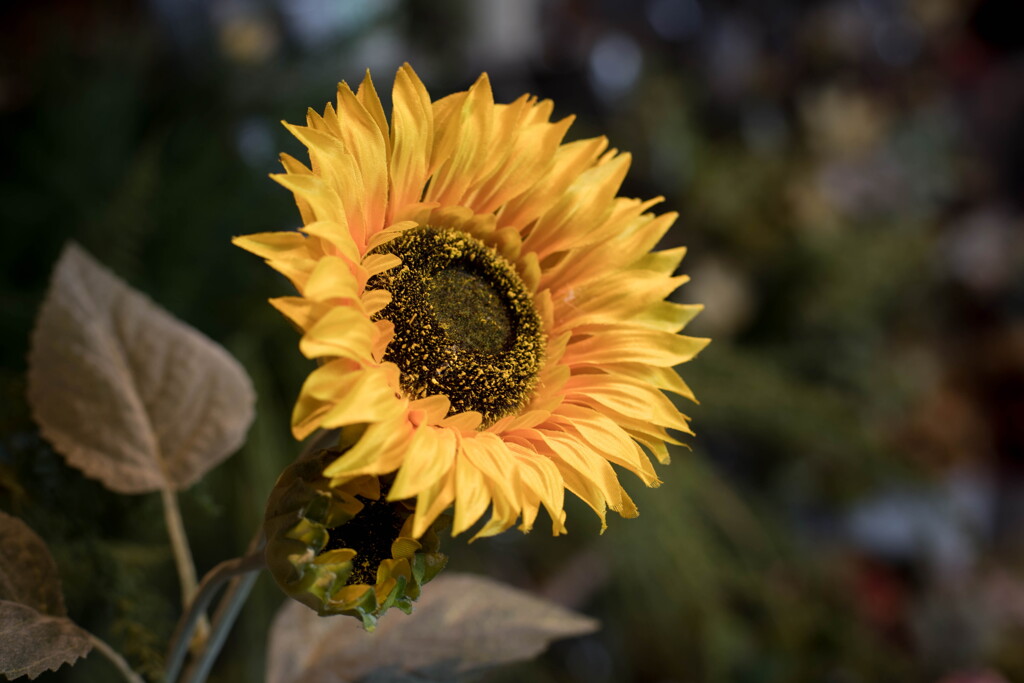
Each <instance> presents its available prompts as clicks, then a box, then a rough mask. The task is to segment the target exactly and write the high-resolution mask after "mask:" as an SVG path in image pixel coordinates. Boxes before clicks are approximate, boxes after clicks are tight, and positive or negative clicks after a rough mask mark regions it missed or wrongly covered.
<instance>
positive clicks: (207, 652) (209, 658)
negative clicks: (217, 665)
mask: <svg viewBox="0 0 1024 683" xmlns="http://www.w3.org/2000/svg"><path fill="white" fill-rule="evenodd" d="M258 577H259V574H258V573H257V572H255V571H250V572H248V573H246V574H242V575H240V576H236V577H235V578H233V579H231V585H230V586H228V589H227V592H225V594H224V598H223V599H222V600H221V601H220V604H218V605H217V611H216V612H214V615H213V625H212V626H211V628H210V637H209V638H208V639H207V641H206V647H204V648H203V650H202V651H201V652H200V653H199V654H198V655H197V656H196V658H195V659H194V660H192V663H191V664H190V665H189V667H188V669H187V670H186V671H185V677H184V681H185V683H203V682H204V681H205V680H206V677H207V676H209V675H210V669H211V668H213V663H214V661H216V659H217V655H218V654H220V650H221V648H222V647H224V641H225V640H227V637H228V633H230V632H231V627H232V626H233V625H234V623H235V619H236V618H237V617H238V613H239V612H240V611H241V610H242V605H244V604H245V599H246V598H247V597H249V591H251V590H252V587H253V584H254V583H256V579H257V578H258Z"/></svg>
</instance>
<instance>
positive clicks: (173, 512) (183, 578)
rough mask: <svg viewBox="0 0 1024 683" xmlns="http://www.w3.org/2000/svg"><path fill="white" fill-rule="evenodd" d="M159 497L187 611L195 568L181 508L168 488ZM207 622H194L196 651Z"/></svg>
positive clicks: (174, 494) (172, 491) (200, 618)
mask: <svg viewBox="0 0 1024 683" xmlns="http://www.w3.org/2000/svg"><path fill="white" fill-rule="evenodd" d="M160 497H161V500H162V501H163V507H164V521H165V522H166V523H167V535H168V536H170V539H171V548H172V549H173V551H174V563H175V565H176V566H177V568H178V580H179V581H180V583H181V604H182V607H183V608H184V609H186V610H187V609H188V608H189V605H190V604H191V603H192V598H193V596H194V595H195V593H196V566H195V562H194V561H193V560H192V550H191V549H190V548H189V545H188V536H187V535H186V533H185V524H184V523H183V522H182V520H181V508H179V507H178V495H177V492H175V491H174V490H173V489H171V488H170V487H166V488H163V489H160ZM209 627H210V625H209V622H208V621H207V620H206V617H205V616H202V615H201V616H200V617H199V620H198V621H197V622H196V636H195V641H194V647H195V648H196V649H198V648H199V647H201V646H202V643H203V642H204V641H205V640H206V635H207V633H208V632H209Z"/></svg>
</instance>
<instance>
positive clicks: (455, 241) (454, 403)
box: [367, 227, 545, 425]
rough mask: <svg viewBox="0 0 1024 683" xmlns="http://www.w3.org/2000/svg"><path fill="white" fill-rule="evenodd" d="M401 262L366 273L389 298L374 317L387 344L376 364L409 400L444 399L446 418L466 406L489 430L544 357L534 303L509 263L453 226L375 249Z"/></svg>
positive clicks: (517, 400) (531, 381)
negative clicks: (388, 331) (394, 377)
mask: <svg viewBox="0 0 1024 683" xmlns="http://www.w3.org/2000/svg"><path fill="white" fill-rule="evenodd" d="M377 251H378V252H381V253H391V254H395V255H396V256H398V257H399V258H401V259H402V265H401V266H398V267H397V268H393V269H392V270H390V271H387V272H385V273H381V274H380V275H377V276H374V277H373V278H371V279H370V281H369V282H368V283H367V287H368V288H370V289H386V290H388V291H389V292H391V296H392V299H391V303H390V304H388V306H387V307H385V308H384V310H382V311H381V312H380V313H379V314H378V318H383V319H386V320H390V321H391V322H392V323H393V324H394V326H395V338H394V340H393V341H392V342H391V343H390V344H389V345H388V348H387V351H386V352H385V354H384V359H385V360H387V361H391V362H393V363H395V364H396V365H397V366H398V367H399V369H400V370H401V384H402V389H403V391H404V392H405V393H406V395H408V396H409V397H410V398H424V397H426V396H432V395H435V394H444V395H445V396H447V397H448V399H449V400H450V401H451V411H450V413H451V414H455V413H461V412H464V411H469V410H475V411H477V412H479V413H481V414H482V415H483V417H484V425H488V424H492V423H494V422H495V421H497V420H499V419H501V418H502V417H504V416H506V415H510V414H512V413H514V412H515V411H516V410H518V409H520V408H521V407H522V406H523V405H524V404H525V403H526V401H527V399H528V398H529V396H530V392H531V391H532V390H533V387H534V385H535V384H536V381H537V373H538V372H539V370H540V368H541V366H542V364H543V360H544V344H545V338H544V333H543V331H542V329H541V323H540V317H539V316H538V315H537V311H536V309H534V306H533V299H532V297H531V296H530V293H529V292H528V291H527V289H526V286H525V285H524V284H523V281H522V280H521V279H520V278H519V275H518V274H517V273H516V271H515V269H514V268H513V267H512V265H511V264H510V263H509V262H508V261H507V260H505V259H504V258H503V257H502V256H501V255H499V254H498V253H497V252H496V251H494V250H493V249H491V248H490V247H488V246H487V245H485V244H484V243H483V242H481V241H479V240H477V239H475V238H473V237H470V236H469V235H466V234H465V233H461V232H457V231H454V230H442V229H437V228H431V227H422V228H415V229H412V230H409V231H407V232H404V233H402V235H401V236H400V237H398V238H396V239H394V240H392V241H390V242H388V243H387V244H385V245H383V246H381V247H379V248H378V249H377Z"/></svg>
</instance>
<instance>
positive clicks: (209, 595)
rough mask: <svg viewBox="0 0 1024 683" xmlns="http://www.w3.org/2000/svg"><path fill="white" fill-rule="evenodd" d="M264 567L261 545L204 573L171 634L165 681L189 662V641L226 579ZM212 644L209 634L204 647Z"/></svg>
mask: <svg viewBox="0 0 1024 683" xmlns="http://www.w3.org/2000/svg"><path fill="white" fill-rule="evenodd" d="M250 549H251V546H250ZM262 566H263V551H262V548H260V547H259V545H257V547H256V551H255V552H250V553H249V554H247V555H245V556H244V557H236V558H234V559H231V560H225V561H223V562H221V563H220V564H218V565H217V566H216V567H214V568H213V569H211V570H210V571H209V572H207V573H206V576H204V577H203V580H202V581H201V582H200V583H199V587H198V589H197V590H196V593H195V598H194V599H193V600H192V604H191V605H189V608H188V610H187V611H186V612H185V613H184V614H183V615H181V619H180V620H179V621H178V625H177V627H176V628H175V629H174V635H173V636H172V637H171V645H170V649H169V651H168V654H167V670H166V674H165V680H166V681H167V683H173V682H174V681H175V680H177V678H178V673H179V672H180V671H181V668H182V665H183V664H184V663H185V656H186V655H187V654H188V649H189V643H190V642H191V640H192V633H193V631H194V630H195V629H196V627H197V625H198V622H199V621H200V620H201V619H205V617H204V614H205V612H206V608H207V607H209V606H210V603H211V602H212V601H213V597H214V595H216V594H217V591H218V590H219V589H220V587H221V586H222V585H224V582H225V581H227V580H228V579H230V578H232V577H237V576H238V575H240V574H249V573H254V572H256V570H258V569H260V568H261V567H262ZM254 576H255V574H254ZM210 646H211V642H210V639H209V637H207V638H206V639H205V642H204V648H209V647H210ZM217 649H220V646H219V645H218V646H217Z"/></svg>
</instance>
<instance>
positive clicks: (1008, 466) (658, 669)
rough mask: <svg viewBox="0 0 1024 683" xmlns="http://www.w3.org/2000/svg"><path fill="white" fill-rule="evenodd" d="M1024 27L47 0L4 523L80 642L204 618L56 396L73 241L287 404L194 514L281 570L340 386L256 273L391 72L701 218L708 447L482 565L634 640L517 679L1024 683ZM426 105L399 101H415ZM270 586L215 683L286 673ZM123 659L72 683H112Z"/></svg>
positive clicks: (28, 50)
mask: <svg viewBox="0 0 1024 683" xmlns="http://www.w3.org/2000/svg"><path fill="white" fill-rule="evenodd" d="M1018 9H1019V7H1018V3H1017V2H1015V1H1014V0H976V1H971V0H963V1H957V0H831V1H826V2H809V1H807V0H772V1H771V2H763V1H759V0H731V1H728V2H711V0H636V1H635V2H625V1H617V0H591V1H585V0H575V1H574V0H475V1H474V0H453V1H435V2H425V1H420V0H338V1H333V2H332V1H330V0H287V1H286V0H207V1H204V0H149V1H148V2H142V1H136V2H131V1H129V0H121V1H118V0H107V1H105V2H104V1H100V0H64V1H54V0H35V1H33V2H16V1H14V2H12V1H8V2H6V3H4V4H2V5H0V153H2V161H3V163H2V165H0V226H2V229H3V236H2V237H3V239H2V247H0V263H2V272H3V280H2V285H0V303H2V311H3V315H2V317H0V392H2V394H0V395H2V401H0V405H2V408H0V507H2V508H3V509H4V510H7V511H10V512H12V513H13V514H16V515H18V516H21V517H22V518H24V519H25V520H26V521H27V522H28V523H29V524H30V525H31V526H32V527H33V528H34V529H36V531H37V532H39V533H40V534H41V535H42V536H43V537H44V538H45V539H46V540H47V541H48V542H49V543H50V544H51V547H52V549H53V552H54V554H55V556H56V558H57V560H58V563H59V565H60V568H61V572H62V576H63V578H64V589H65V593H66V596H67V602H68V607H69V611H70V614H71V616H72V618H73V619H75V620H76V621H78V622H79V623H80V624H82V625H84V626H86V627H87V628H90V629H92V630H94V631H95V632H96V633H98V634H99V635H100V636H101V637H103V638H105V639H106V640H108V641H109V642H110V643H111V644H112V645H113V646H114V647H115V648H117V649H119V650H120V651H122V652H124V653H125V655H126V657H127V658H128V659H129V661H130V662H131V663H132V664H133V665H135V666H137V667H139V668H140V669H141V670H142V671H143V672H145V673H146V674H147V675H149V676H156V675H158V672H159V670H160V666H161V664H162V657H163V652H164V648H165V644H166V640H167V638H168V636H169V634H170V631H171V628H172V627H173V623H174V620H175V619H176V618H177V612H178V594H177V580H176V578H175V575H174V569H173V562H172V560H171V556H170V552H169V550H168V549H167V545H166V535H165V531H164V527H163V516H162V514H161V512H160V501H159V497H158V496H156V495H153V496H136V497H127V498H126V497H118V496H115V495H113V494H109V493H107V492H105V491H104V490H103V489H102V488H101V487H100V486H99V485H98V484H96V483H94V482H92V481H90V480H86V479H84V478H83V477H82V476H81V475H79V474H78V472H77V471H75V470H71V469H69V468H67V467H66V466H64V465H63V463H62V460H61V459H60V457H59V456H58V455H56V454H54V453H53V451H52V450H51V449H50V448H49V447H48V445H47V444H46V443H45V442H44V441H42V440H41V438H40V436H39V434H38V431H37V429H36V428H35V426H34V425H33V424H32V422H31V419H30V418H29V415H28V410H27V408H26V406H25V401H24V389H25V379H24V373H25V354H26V350H27V345H28V335H29V331H30V330H31V327H32V324H33V319H34V316H35V312H36V309H37V307H38V305H39V303H40V301H41V299H42V295H43V292H44V290H45V287H46V284H47V279H48V277H49V272H50V269H51V266H52V264H53V262H54V261H55V259H56V256H57V254H58V252H59V250H60V248H61V245H62V244H63V243H64V242H65V241H66V240H68V239H74V240H77V241H79V242H80V243H81V244H83V245H84V246H85V247H86V248H87V249H88V250H90V251H91V252H92V253H93V254H94V255H96V256H97V257H98V258H99V259H100V260H101V261H103V262H104V263H106V264H107V265H108V266H110V267H111V268H112V269H114V270H115V271H116V272H117V273H118V274H119V275H121V276H122V277H123V278H125V279H126V280H128V281H129V282H130V283H132V284H133V285H134V286H136V287H138V288H140V289H141V290H143V291H145V292H147V293H148V294H150V295H151V296H152V297H153V298H154V299H155V300H157V301H158V302H159V303H161V304H162V305H163V306H165V307H166V308H168V309H169V310H170V311H172V312H173V313H174V314H175V315H177V316H179V317H180V318H182V319H183V320H185V321H187V322H188V323H190V324H192V325H194V326H196V327H197V328H199V329H200V330H202V331H203V332H204V333H206V334H207V335H209V336H211V337H212V338H214V339H215V340H217V341H219V342H221V343H222V344H224V345H225V346H226V347H227V348H228V349H229V350H230V351H231V352H232V353H233V354H234V355H236V356H237V357H238V358H239V359H240V360H241V362H242V363H243V364H244V365H245V366H246V368H247V369H248V371H249V373H250V374H251V375H252V378H253V381H254V382H255V385H256V387H257V390H258V392H259V396H260V398H259V405H258V418H257V422H256V424H255V425H254V427H253V429H252V431H251V433H250V440H249V443H248V444H247V445H246V446H245V448H244V449H243V450H242V451H241V452H240V453H239V454H237V455H236V456H234V457H233V458H232V459H231V460H229V461H228V462H227V463H226V464H224V465H222V466H220V467H219V468H218V469H216V470H215V471H214V472H213V473H212V474H211V475H209V476H208V477H207V478H206V479H205V480H204V481H203V482H201V483H200V484H198V485H197V486H195V487H194V488H192V489H190V490H189V491H187V492H185V493H184V494H183V495H182V505H183V507H184V513H185V517H186V520H185V521H186V524H187V525H188V528H189V530H190V536H191V541H192V545H193V550H194V553H195V556H196V563H197V565H198V569H199V571H200V573H202V572H205V571H206V570H207V569H209V568H210V567H212V566H213V565H214V564H216V563H217V562H219V561H220V560H222V559H225V558H226V557H229V556H234V555H237V554H240V553H242V552H243V551H244V549H245V546H246V544H247V542H248V539H249V537H250V536H251V535H252V533H253V531H254V530H255V529H256V528H257V525H258V524H259V520H260V519H261V517H262V510H263V505H264V501H265V499H266V495H267V493H268V491H269V490H270V487H271V486H272V484H273V481H274V479H275V478H276V476H277V473H278V472H279V471H280V469H281V468H282V467H283V466H284V465H285V464H286V463H288V462H290V461H291V460H292V459H293V458H294V457H295V455H296V453H297V450H298V446H297V445H296V444H295V443H294V442H293V440H292V439H291V437H290V435H289V432H288V416H289V413H290V409H291V404H292V402H293V400H294V398H295V396H296V394H297V391H298V387H299V385H300V383H301V381H302V379H303V377H304V375H305V374H306V373H307V372H308V371H309V369H310V366H309V364H308V363H307V362H306V361H305V360H303V359H302V358H301V356H300V355H299V353H298V352H297V347H296V343H297V338H296V335H295V334H294V333H293V331H292V330H291V329H290V327H289V325H288V324H287V323H285V322H284V320H283V319H281V318H280V316H279V315H278V314H277V313H276V312H275V311H274V310H273V309H271V307H270V306H268V305H266V304H265V300H266V298H268V297H270V296H276V295H281V294H284V293H286V292H287V289H288V286H287V284H286V282H285V281H284V280H283V278H281V277H279V276H277V275H276V274H275V273H273V272H272V271H271V270H270V269H268V268H266V267H264V266H263V265H261V264H260V262H259V261H258V260H257V259H254V258H253V257H252V256H250V255H247V254H245V253H243V252H242V251H241V250H238V249H236V248H234V247H232V246H231V245H230V244H229V241H228V240H229V238H230V237H231V236H232V235H236V234H243V233H251V232H259V231H266V230H277V229H287V228H291V227H295V226H297V225H298V224H299V217H298V212H297V211H296V209H295V207H294V204H293V203H292V200H291V197H290V195H289V194H288V193H287V192H286V191H285V190H283V189H282V188H280V187H278V186H277V185H276V184H274V183H273V182H271V181H270V180H268V178H267V173H269V172H273V171H275V170H277V168H278V167H277V162H276V158H277V154H278V152H280V151H287V152H290V153H292V154H295V155H297V156H300V157H304V154H303V150H302V148H301V146H300V145H299V144H298V143H297V142H296V141H295V140H293V139H291V138H290V136H289V135H288V134H287V132H286V131H285V130H284V129H283V127H282V126H281V125H280V124H279V121H280V120H281V119H286V120H289V121H292V122H301V121H302V120H303V117H304V113H305V110H306V108H307V107H309V106H312V107H315V108H317V109H322V107H323V105H324V104H325V103H326V102H327V101H328V100H331V99H333V97H334V89H335V84H336V82H337V81H339V80H342V79H345V80H348V81H349V82H350V83H353V84H354V83H355V82H357V81H358V80H359V79H360V78H361V77H362V75H363V73H364V71H365V70H366V69H367V68H370V69H371V70H372V72H373V75H374V78H375V81H376V85H377V89H378V91H380V92H381V94H382V96H384V97H385V98H387V97H388V94H389V92H390V86H391V79H392V77H393V74H394V71H395V69H396V68H397V67H398V65H400V64H401V63H402V62H404V61H409V62H410V63H412V65H413V66H414V68H415V69H416V70H417V72H418V73H419V75H420V76H421V78H422V79H423V80H424V81H425V83H426V84H427V86H428V88H429V89H430V91H431V94H432V95H433V96H434V97H435V98H437V97H440V96H442V95H445V94H447V93H449V92H452V91H455V90H461V89H464V88H465V87H467V86H468V85H469V84H470V83H471V82H472V81H473V80H474V79H475V78H476V77H477V75H478V74H479V73H480V72H481V71H484V70H486V71H488V72H489V73H490V76H491V79H492V81H493V84H494V90H495V94H496V97H497V98H498V99H499V100H500V101H510V100H512V99H514V98H515V97H516V96H518V95H519V94H521V93H522V92H532V93H534V94H537V95H540V96H542V97H548V98H551V99H553V100H554V102H555V113H556V116H557V117H561V116H565V115H569V114H576V115H577V116H578V119H577V121H576V123H575V125H574V126H573V128H572V130H571V131H570V138H581V137H588V136H592V135H598V134H602V133H603V134H607V135H608V137H609V138H610V140H611V142H612V144H613V145H614V146H616V147H619V148H621V149H626V150H629V151H630V152H632V153H633V155H634V162H633V169H632V172H631V174H630V176H629V178H628V179H627V181H626V185H625V187H624V193H625V194H627V195H632V196H643V197H648V196H654V195H664V196H665V197H666V202H665V203H664V204H663V208H664V210H676V211H679V212H680V214H681V217H680V219H679V221H678V222H677V224H676V226H675V228H674V229H673V231H672V232H671V233H670V235H669V236H668V237H667V239H666V245H667V246H676V245H678V244H686V245H688V246H689V247H690V255H689V256H688V257H687V259H686V261H685V262H684V270H685V271H686V272H688V273H689V274H691V275H692V277H693V281H692V283H690V284H688V285H686V286H685V287H683V288H682V289H681V290H680V291H679V292H678V293H677V295H676V296H677V297H678V298H679V299H680V300H681V301H685V302H702V303H705V304H706V305H707V310H706V311H705V312H704V313H703V314H702V315H701V316H700V317H699V318H698V319H697V320H696V321H695V322H694V323H693V324H692V326H691V330H690V331H691V332H692V333H693V334H700V335H708V336H712V337H714V339H715V341H714V343H713V344H712V345H711V346H710V347H709V348H708V349H707V350H706V351H705V352H704V353H703V354H702V355H701V356H700V357H699V358H698V359H697V360H696V361H694V362H691V363H689V364H687V365H685V366H683V367H682V368H681V371H682V374H683V376H684V377H685V378H686V379H687V381H688V382H689V383H690V384H691V385H692V386H693V387H694V389H695V391H696V393H697V395H698V397H699V398H700V399H701V405H699V406H689V407H686V408H684V410H685V411H686V412H688V413H689V414H691V415H692V416H693V417H694V419H695V428H696V430H697V433H698V436H697V438H696V439H694V440H692V441H693V446H694V448H693V452H692V453H690V452H688V451H680V452H678V453H676V454H675V458H674V462H673V463H672V465H671V466H669V467H663V468H660V469H659V473H660V474H661V476H662V478H663V479H664V481H665V484H664V485H663V486H662V487H661V488H660V489H659V490H656V491H648V490H644V489H643V487H642V485H641V484H640V483H639V482H638V481H636V480H635V479H630V478H627V481H626V485H627V488H628V489H629V490H630V492H631V494H633V495H634V497H635V498H636V500H637V503H638V504H639V506H640V510H641V516H640V518H639V519H638V520H634V521H624V520H620V519H617V518H616V519H612V520H610V528H609V530H608V531H607V532H606V533H605V534H604V535H603V536H598V534H597V531H598V522H597V520H596V518H594V517H593V515H591V514H590V513H589V512H588V511H586V510H585V509H584V507H583V506H582V505H577V504H575V503H574V504H571V505H570V509H569V524H570V535H569V536H568V537H564V538H560V539H554V540H553V539H551V538H550V537H548V536H547V535H546V532H545V530H544V525H542V524H538V529H537V530H536V531H534V532H533V533H532V534H530V535H529V536H523V535H521V534H519V533H518V532H510V533H507V534H505V535H503V536H501V537H498V538H496V539H491V540H484V541H479V542H477V543H474V544H473V545H471V546H469V545H467V544H466V542H465V539H464V538H458V539H454V540H451V541H449V542H448V543H447V548H448V549H449V550H450V551H451V555H452V561H451V565H450V566H451V567H452V568H453V569H457V570H464V571H476V572H481V573H485V574H488V575H490V576H494V577H497V578H500V579H502V580H505V581H508V582H510V583H513V584H516V585H519V586H522V587H526V588H528V589H530V590H534V591H537V592H540V593H541V594H543V595H546V596H548V597H551V598H552V599H554V600H557V601H560V602H562V603H564V604H566V605H569V606H572V607H574V608H576V609H579V610H581V611H583V612H586V613H588V614H591V615H594V616H596V617H598V618H600V619H601V620H602V622H603V624H604V627H603V629H602V630H601V631H600V632H599V633H597V634H595V635H593V636H589V637H586V638H582V639H577V640H573V641H570V642H566V643H561V644H558V645H557V646H555V647H554V648H553V649H552V650H551V651H550V652H548V653H547V654H546V655H544V656H543V657H542V658H541V659H540V660H538V661H537V662H533V663H529V664H522V665H516V666H513V667H510V668H509V669H507V670H504V671H500V672H496V673H494V674H491V675H489V677H488V680H492V681H508V682H511V681H522V680H530V681H538V682H540V683H555V682H558V683H611V682H634V681H635V682H638V683H639V682H642V683H690V682H700V681H730V682H731V681H738V682H750V683H761V682H765V683H767V682H775V681H779V682H789V681H795V682H802V681H808V682H811V681H814V682H820V681H826V682H834V683H856V682H860V681H864V682H868V681H911V682H913V681H928V682H936V683H938V682H939V681H942V682H943V683H953V682H954V681H955V682H958V683H965V682H967V681H972V682H975V683H982V682H984V683H996V682H999V681H1021V680H1024V645H1022V643H1024V531H1022V528H1024V524H1022V522H1024V239H1022V236H1021V230H1022V227H1024V215H1022V211H1024V206H1022V201H1021V200H1022V198H1024V31H1021V30H1020V25H1019V22H1018V20H1017V19H1016V17H1017V16H1018V13H1017V11H1016V10H1018ZM385 106H386V108H387V102H386V103H385ZM281 599H282V598H281V595H280V593H279V592H278V591H277V590H276V588H275V587H274V586H273V585H272V582H271V581H269V580H268V579H267V578H266V577H263V578H262V579H261V580H260V583H259V584H258V585H257V589H256V592H255V593H254V595H253V597H252V599H251V600H250V601H249V603H248V605H247V607H246V608H245V611H244V612H243V613H242V617H241V621H240V624H239V625H238V627H237V628H236V629H235V631H234V633H233V635H232V637H231V640H230V641H229V643H228V647H227V649H226V650H225V652H224V654H223V656H222V658H221V660H220V663H219V664H218V666H217V668H216V669H215V672H214V677H213V679H211V680H215V681H224V682H228V681H232V682H235V681H259V680H262V675H263V674H262V671H263V661H264V653H265V650H266V632H267V625H268V622H269V620H270V619H271V618H272V616H273V614H274V611H275V610H276V608H277V606H278V605H279V604H280V602H281ZM114 676H115V674H114V673H113V670H112V669H111V668H110V667H109V665H108V664H106V663H105V662H104V661H103V660H101V659H100V658H99V657H98V656H96V655H93V656H92V657H90V658H89V659H88V660H87V661H85V662H84V663H81V664H80V665H78V666H76V667H75V668H71V669H68V668H65V669H64V670H62V671H61V672H59V673H58V674H53V675H46V676H43V677H42V678H41V679H40V680H47V681H49V680H68V681H90V680H92V681H95V680H113V679H114Z"/></svg>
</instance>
